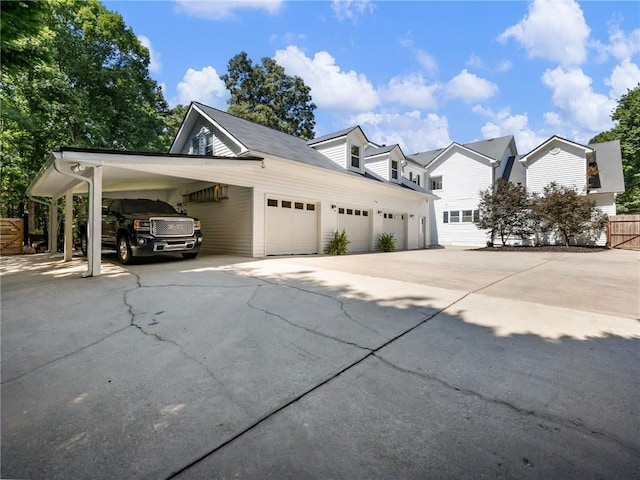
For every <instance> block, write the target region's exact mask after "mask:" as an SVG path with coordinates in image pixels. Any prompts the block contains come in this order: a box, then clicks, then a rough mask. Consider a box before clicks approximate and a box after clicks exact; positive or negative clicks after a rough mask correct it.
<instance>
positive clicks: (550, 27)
mask: <svg viewBox="0 0 640 480" xmlns="http://www.w3.org/2000/svg"><path fill="white" fill-rule="evenodd" d="M589 33H590V29H589V27H588V26H587V23H586V21H585V19H584V15H583V13H582V9H581V8H580V5H578V3H577V2H575V1H574V0H534V2H533V3H531V4H530V5H529V13H528V15H526V16H525V17H524V18H523V19H522V20H521V21H520V23H517V24H516V25H513V26H511V27H509V28H508V29H507V30H505V31H504V32H503V33H501V34H500V35H499V36H498V40H499V41H501V42H504V41H506V40H508V39H509V38H513V39H515V40H516V41H517V42H519V43H520V44H521V45H522V46H524V48H525V49H526V50H527V53H528V54H529V56H530V57H532V58H536V57H537V58H545V59H547V60H551V61H555V62H558V63H559V64H561V65H563V66H572V65H580V64H582V63H583V62H584V61H585V60H586V56H587V50H586V43H587V39H588V38H589Z"/></svg>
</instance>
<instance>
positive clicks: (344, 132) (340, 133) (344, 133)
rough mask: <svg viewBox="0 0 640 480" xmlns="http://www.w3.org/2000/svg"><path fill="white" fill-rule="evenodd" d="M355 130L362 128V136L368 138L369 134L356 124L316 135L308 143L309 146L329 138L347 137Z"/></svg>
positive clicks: (326, 140)
mask: <svg viewBox="0 0 640 480" xmlns="http://www.w3.org/2000/svg"><path fill="white" fill-rule="evenodd" d="M354 130H360V133H361V134H362V136H363V137H364V138H367V136H366V135H365V134H364V132H363V131H362V129H361V128H360V126H359V125H356V126H355V127H349V128H345V129H343V130H338V131H337V132H333V133H328V134H327V135H322V136H321V137H316V138H312V139H311V140H307V145H309V146H311V145H318V144H319V143H323V142H328V141H329V140H335V139H337V138H342V137H346V136H347V135H349V134H350V133H351V132H353V131H354ZM367 141H368V139H367Z"/></svg>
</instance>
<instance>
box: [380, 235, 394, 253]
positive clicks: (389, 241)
mask: <svg viewBox="0 0 640 480" xmlns="http://www.w3.org/2000/svg"><path fill="white" fill-rule="evenodd" d="M378 249H379V250H382V251H383V252H393V251H394V250H395V249H396V239H395V237H394V236H393V233H381V234H380V235H378Z"/></svg>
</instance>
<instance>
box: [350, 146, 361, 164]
mask: <svg viewBox="0 0 640 480" xmlns="http://www.w3.org/2000/svg"><path fill="white" fill-rule="evenodd" d="M351 167H352V168H357V169H358V170H360V146H359V145H351Z"/></svg>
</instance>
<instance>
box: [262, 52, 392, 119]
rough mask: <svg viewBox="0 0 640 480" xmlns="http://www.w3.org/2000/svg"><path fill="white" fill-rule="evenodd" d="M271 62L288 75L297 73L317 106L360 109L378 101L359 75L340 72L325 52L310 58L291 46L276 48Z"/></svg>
mask: <svg viewBox="0 0 640 480" xmlns="http://www.w3.org/2000/svg"><path fill="white" fill-rule="evenodd" d="M274 59H275V61H276V62H277V63H278V64H279V65H281V66H282V67H283V68H284V69H285V70H286V72H287V74H288V75H297V76H299V77H301V78H302V79H303V80H304V83H305V84H306V85H308V86H309V87H311V97H312V98H313V102H314V103H315V104H316V105H317V106H318V108H321V109H326V110H333V111H337V112H363V111H367V110H371V109H373V108H374V107H375V106H376V105H377V104H378V101H379V100H378V94H377V93H376V91H375V89H374V88H373V85H371V83H370V82H369V80H367V77H366V76H365V75H363V74H359V73H356V72H355V71H353V70H351V71H348V72H344V71H342V70H341V69H340V67H339V66H338V65H336V60H335V58H333V57H332V56H331V55H330V54H329V53H328V52H326V51H321V52H317V53H316V54H315V55H314V56H313V58H309V57H307V56H306V55H305V53H304V52H303V51H302V50H300V49H299V48H298V47H296V46H294V45H290V46H288V47H287V48H286V49H285V50H277V51H276V54H275V57H274Z"/></svg>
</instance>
